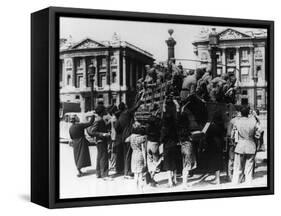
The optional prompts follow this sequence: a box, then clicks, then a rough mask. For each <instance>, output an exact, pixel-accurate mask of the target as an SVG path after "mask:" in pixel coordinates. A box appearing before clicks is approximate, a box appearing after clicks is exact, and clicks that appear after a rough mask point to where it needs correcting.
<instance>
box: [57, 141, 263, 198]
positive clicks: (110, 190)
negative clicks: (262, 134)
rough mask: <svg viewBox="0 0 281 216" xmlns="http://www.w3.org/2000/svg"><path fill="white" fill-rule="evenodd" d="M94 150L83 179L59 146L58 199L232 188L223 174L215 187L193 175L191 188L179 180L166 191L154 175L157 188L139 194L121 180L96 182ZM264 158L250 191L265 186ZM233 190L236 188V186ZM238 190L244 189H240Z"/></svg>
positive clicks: (163, 176)
mask: <svg viewBox="0 0 281 216" xmlns="http://www.w3.org/2000/svg"><path fill="white" fill-rule="evenodd" d="M96 153H97V151H96V147H95V146H90V155H91V160H92V166H91V167H88V168H86V169H85V171H86V172H87V176H84V177H81V178H78V177H77V176H76V174H77V171H76V167H75V163H74V157H73V149H72V147H70V146H69V145H67V144H60V160H61V161H60V174H61V175H60V197H61V198H75V197H93V196H108V195H126V194H137V193H160V192H176V191H192V190H210V189H227V188H233V186H232V185H231V183H229V182H227V181H226V174H225V173H222V184H221V185H219V186H217V185H214V184H213V183H212V179H213V178H214V176H210V177H208V178H207V179H205V180H204V181H203V182H200V181H199V180H198V179H200V175H194V176H193V177H192V178H191V180H190V183H191V184H192V186H191V187H189V188H185V187H184V186H183V184H181V181H182V179H181V178H178V185H177V186H176V187H174V188H167V186H166V185H167V178H166V174H165V173H159V174H157V175H156V180H157V181H158V182H159V185H158V186H157V187H155V188H153V187H150V186H146V187H145V188H144V189H143V190H142V191H138V190H136V188H135V186H134V182H133V180H127V179H126V180H125V179H124V178H123V176H119V177H116V178H114V180H112V181H104V180H102V179H97V178H96V175H95V166H96V162H95V159H96ZM265 158H266V153H264V152H261V153H258V154H257V159H256V161H257V166H258V167H257V168H256V173H255V179H254V182H253V185H252V186H253V187H257V186H266V183H267V176H266V173H267V167H266V164H265V163H264V162H263V159H265ZM236 187H237V186H236ZM241 187H247V186H243V185H241Z"/></svg>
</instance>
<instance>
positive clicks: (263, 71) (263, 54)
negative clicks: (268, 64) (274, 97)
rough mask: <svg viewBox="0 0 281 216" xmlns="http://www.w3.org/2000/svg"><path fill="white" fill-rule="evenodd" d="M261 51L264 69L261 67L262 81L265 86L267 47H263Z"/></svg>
mask: <svg viewBox="0 0 281 216" xmlns="http://www.w3.org/2000/svg"><path fill="white" fill-rule="evenodd" d="M261 51H262V67H261V70H262V81H263V84H266V83H265V80H266V79H265V61H266V59H265V47H261Z"/></svg>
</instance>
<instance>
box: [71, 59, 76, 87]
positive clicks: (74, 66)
mask: <svg viewBox="0 0 281 216" xmlns="http://www.w3.org/2000/svg"><path fill="white" fill-rule="evenodd" d="M71 60H72V77H71V78H72V86H73V87H76V64H75V58H71Z"/></svg>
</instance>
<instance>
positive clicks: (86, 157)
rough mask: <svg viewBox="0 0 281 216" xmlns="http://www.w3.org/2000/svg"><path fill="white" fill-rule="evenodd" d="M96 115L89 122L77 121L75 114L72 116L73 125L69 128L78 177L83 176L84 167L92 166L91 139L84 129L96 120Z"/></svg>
mask: <svg viewBox="0 0 281 216" xmlns="http://www.w3.org/2000/svg"><path fill="white" fill-rule="evenodd" d="M94 120H95V118H94V116H92V117H91V120H90V122H88V123H77V121H76V118H75V116H71V118H70V122H71V123H72V125H71V126H70V128H69V135H70V138H71V139H72V145H73V153H74V160H75V164H76V167H77V170H78V175H77V176H78V177H81V176H83V174H84V173H83V172H82V171H81V169H82V168H84V167H88V166H91V158H90V152H89V141H88V140H87V139H86V137H85V132H84V130H85V129H86V128H87V127H89V126H91V125H92V124H93V122H94Z"/></svg>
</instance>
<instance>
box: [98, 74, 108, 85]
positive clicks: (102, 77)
mask: <svg viewBox="0 0 281 216" xmlns="http://www.w3.org/2000/svg"><path fill="white" fill-rule="evenodd" d="M105 85H106V75H105V73H102V74H99V83H98V86H99V87H105Z"/></svg>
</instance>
